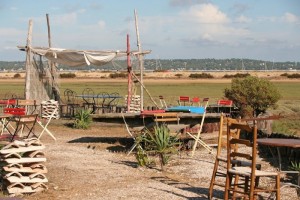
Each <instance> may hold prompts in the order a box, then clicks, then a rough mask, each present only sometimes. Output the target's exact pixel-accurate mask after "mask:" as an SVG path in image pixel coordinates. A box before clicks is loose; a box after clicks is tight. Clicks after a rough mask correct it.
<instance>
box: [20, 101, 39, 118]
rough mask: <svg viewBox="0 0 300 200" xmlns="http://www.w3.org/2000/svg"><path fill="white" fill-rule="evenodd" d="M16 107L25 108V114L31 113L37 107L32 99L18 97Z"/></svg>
mask: <svg viewBox="0 0 300 200" xmlns="http://www.w3.org/2000/svg"><path fill="white" fill-rule="evenodd" d="M17 107H19V108H25V110H26V114H28V115H29V114H33V113H34V112H35V111H36V109H37V103H36V100H34V99H18V100H17Z"/></svg>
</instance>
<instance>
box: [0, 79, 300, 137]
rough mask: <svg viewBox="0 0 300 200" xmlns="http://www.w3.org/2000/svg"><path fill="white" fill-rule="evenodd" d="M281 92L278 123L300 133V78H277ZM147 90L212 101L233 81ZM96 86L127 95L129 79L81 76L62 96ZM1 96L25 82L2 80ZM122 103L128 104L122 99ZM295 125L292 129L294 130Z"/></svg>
mask: <svg viewBox="0 0 300 200" xmlns="http://www.w3.org/2000/svg"><path fill="white" fill-rule="evenodd" d="M274 84H275V85H276V87H277V88H278V90H279V92H280V93H281V96H282V97H281V99H280V101H279V102H278V107H277V108H276V109H274V110H271V112H272V113H274V114H282V115H283V116H285V117H286V118H285V120H280V123H278V122H276V123H277V128H276V129H277V130H278V131H280V132H284V133H291V134H293V133H295V132H296V133H298V134H300V128H299V127H300V120H299V118H300V117H299V116H300V82H276V83H274ZM145 86H146V88H147V90H148V91H149V93H150V94H151V96H152V97H153V99H154V100H155V102H156V103H157V104H158V105H160V103H159V98H158V96H159V95H163V96H164V99H165V101H166V102H167V104H168V105H177V99H178V96H180V95H187V96H191V97H195V96H198V97H200V98H204V97H209V98H210V101H209V102H210V103H216V101H217V100H218V99H220V98H222V97H223V95H224V89H225V88H226V87H230V83H182V82H180V83H174V81H173V82H172V83H167V82H161V81H159V80H158V81H157V82H153V81H152V82H149V83H146V84H145ZM87 87H89V88H92V89H93V90H94V91H95V93H100V92H108V93H112V92H118V93H119V94H120V95H126V93H127V84H126V82H125V81H124V82H111V81H108V82H103V81H101V82H97V81H95V82H88V83H84V82H83V81H81V80H76V79H74V82H68V83H61V85H60V91H61V95H62V98H64V97H63V92H64V90H65V89H67V88H69V89H72V90H75V91H76V92H77V94H81V93H82V91H83V89H84V88H87ZM139 87H140V86H139V85H137V86H136V90H137V94H139ZM0 91H1V93H0V98H4V97H5V94H6V93H8V92H10V93H15V94H17V95H18V96H24V84H23V83H21V82H20V81H19V82H17V81H14V80H12V81H11V82H9V83H8V82H5V83H4V82H1V83H0ZM119 104H124V101H123V102H122V101H120V102H119ZM144 106H145V107H147V106H154V103H153V102H152V101H151V99H150V96H149V95H148V94H147V92H146V91H145V92H144ZM291 129H292V131H291Z"/></svg>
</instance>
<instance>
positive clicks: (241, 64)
mask: <svg viewBox="0 0 300 200" xmlns="http://www.w3.org/2000/svg"><path fill="white" fill-rule="evenodd" d="M132 62H133V67H134V66H138V61H137V59H133V60H132ZM24 66H25V61H24V62H20V61H15V62H8V61H0V71H18V70H24V69H25V67H24ZM144 68H145V70H300V63H299V62H291V61H288V62H272V61H263V60H254V59H236V58H232V59H145V60H144ZM58 69H62V70H70V69H74V68H71V67H68V66H64V65H58ZM76 69H77V70H87V69H88V70H97V69H102V70H124V69H126V60H116V61H114V62H112V63H109V64H106V65H104V66H102V67H97V66H85V67H77V68H76Z"/></svg>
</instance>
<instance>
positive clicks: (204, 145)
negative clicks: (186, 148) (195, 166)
mask: <svg viewBox="0 0 300 200" xmlns="http://www.w3.org/2000/svg"><path fill="white" fill-rule="evenodd" d="M208 101H209V98H204V99H203V105H204V113H203V116H202V119H201V123H200V128H199V130H198V133H197V136H194V135H192V134H191V133H189V132H187V134H188V135H189V136H190V137H192V138H193V139H194V140H195V143H194V145H193V151H192V156H194V153H195V151H196V147H197V145H198V143H199V144H200V145H202V146H203V147H204V148H205V149H206V150H208V152H209V153H212V148H211V147H210V146H208V145H207V144H206V143H205V142H204V141H203V140H201V139H200V134H201V131H202V128H203V124H204V119H205V116H206V108H207V105H208Z"/></svg>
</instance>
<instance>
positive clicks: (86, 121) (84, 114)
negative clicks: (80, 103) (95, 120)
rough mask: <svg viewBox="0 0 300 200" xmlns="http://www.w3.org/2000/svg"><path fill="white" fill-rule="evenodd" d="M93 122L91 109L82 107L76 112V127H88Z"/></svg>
mask: <svg viewBox="0 0 300 200" xmlns="http://www.w3.org/2000/svg"><path fill="white" fill-rule="evenodd" d="M91 123H92V117H91V111H90V110H84V109H81V110H79V111H77V112H76V114H75V121H74V125H73V127H74V128H77V129H88V128H89V127H90V125H91Z"/></svg>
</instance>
